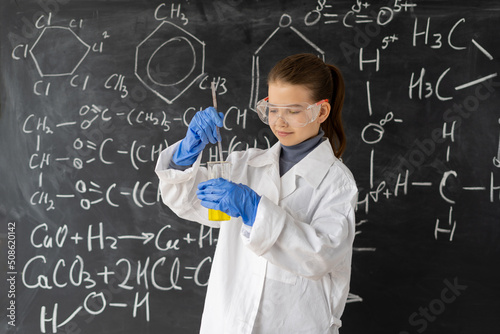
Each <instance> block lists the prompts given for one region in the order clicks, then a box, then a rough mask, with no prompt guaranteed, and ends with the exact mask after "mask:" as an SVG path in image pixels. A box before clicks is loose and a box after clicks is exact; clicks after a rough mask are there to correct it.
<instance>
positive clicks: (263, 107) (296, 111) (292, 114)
mask: <svg viewBox="0 0 500 334" xmlns="http://www.w3.org/2000/svg"><path fill="white" fill-rule="evenodd" d="M325 102H328V99H324V100H321V101H319V102H316V103H314V104H309V103H307V102H302V103H293V104H274V103H269V97H266V98H265V99H262V100H260V101H259V102H257V105H256V111H257V114H258V115H259V118H260V120H261V121H262V122H264V123H266V124H269V125H274V124H275V123H276V122H277V121H278V118H281V119H282V120H283V121H285V122H286V123H287V124H288V125H289V126H291V127H293V128H301V127H304V126H306V125H307V124H309V123H311V122H314V120H315V119H316V117H318V114H319V111H320V110H321V105H322V104H323V103H325Z"/></svg>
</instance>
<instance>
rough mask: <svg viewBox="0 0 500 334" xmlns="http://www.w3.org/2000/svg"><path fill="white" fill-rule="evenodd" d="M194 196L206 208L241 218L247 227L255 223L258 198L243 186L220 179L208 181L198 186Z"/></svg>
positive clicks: (253, 192) (248, 188)
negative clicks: (196, 196)
mask: <svg viewBox="0 0 500 334" xmlns="http://www.w3.org/2000/svg"><path fill="white" fill-rule="evenodd" d="M196 195H198V198H199V199H200V200H201V205H203V206H204V207H206V208H209V209H215V210H220V211H222V212H224V213H227V214H228V215H230V216H231V217H239V216H241V218H243V222H244V223H245V224H246V225H248V226H252V225H253V223H254V221H255V215H256V214H257V207H258V205H259V202H260V196H259V195H257V193H256V192H255V191H253V190H252V189H251V188H250V187H248V186H246V185H244V184H241V183H240V184H236V183H234V182H230V181H227V180H225V179H221V178H219V179H213V180H208V181H205V182H201V183H200V184H199V185H198V191H197V192H196Z"/></svg>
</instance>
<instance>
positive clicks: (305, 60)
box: [267, 53, 346, 158]
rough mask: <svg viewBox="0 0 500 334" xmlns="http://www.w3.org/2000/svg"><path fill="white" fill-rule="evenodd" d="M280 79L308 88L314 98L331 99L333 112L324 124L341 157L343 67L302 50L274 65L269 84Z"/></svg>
mask: <svg viewBox="0 0 500 334" xmlns="http://www.w3.org/2000/svg"><path fill="white" fill-rule="evenodd" d="M280 81H281V82H283V83H288V84H291V85H303V86H305V87H307V88H308V89H309V90H310V91H311V93H312V98H313V99H314V101H320V100H323V99H328V101H329V102H330V105H331V110H330V115H329V116H328V119H327V120H325V121H324V122H323V123H321V127H322V128H323V131H324V132H325V135H326V136H327V137H328V139H329V140H330V143H331V145H332V148H333V152H334V153H335V156H336V157H338V158H340V157H341V156H342V153H343V152H344V150H345V146H346V136H345V133H344V127H343V126H342V106H343V105H344V96H345V85H344V79H343V77H342V73H341V72H340V70H339V69H338V68H337V67H336V66H334V65H330V64H325V62H323V60H321V59H320V58H318V57H317V56H316V55H313V54H309V53H301V54H296V55H292V56H289V57H286V58H285V59H283V60H280V61H279V62H278V63H277V64H276V65H275V66H274V67H273V68H272V70H271V71H270V72H269V75H268V77H267V83H268V84H270V83H273V82H280Z"/></svg>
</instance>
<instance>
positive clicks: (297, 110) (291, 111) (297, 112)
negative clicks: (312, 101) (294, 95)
mask: <svg viewBox="0 0 500 334" xmlns="http://www.w3.org/2000/svg"><path fill="white" fill-rule="evenodd" d="M301 112H302V109H289V110H288V113H290V114H292V115H296V114H299V113H301Z"/></svg>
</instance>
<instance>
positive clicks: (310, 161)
mask: <svg viewBox="0 0 500 334" xmlns="http://www.w3.org/2000/svg"><path fill="white" fill-rule="evenodd" d="M280 151H281V145H280V143H279V142H277V143H276V144H274V145H273V146H272V147H271V148H270V149H268V150H267V151H266V152H264V153H263V154H261V155H258V156H256V157H255V158H253V159H251V160H249V161H248V164H249V165H251V166H254V167H263V166H266V165H273V164H274V165H275V168H272V170H273V171H274V170H275V172H276V173H273V174H276V175H277V176H276V175H273V176H274V177H273V178H272V179H273V180H272V183H274V184H276V183H277V182H276V181H277V180H275V178H279V170H278V164H279V156H280ZM336 161H337V158H336V157H335V155H334V153H333V149H332V146H331V145H330V142H329V141H328V139H326V140H323V142H322V143H321V144H319V145H318V146H317V147H316V148H315V149H314V150H312V151H311V152H309V154H308V155H306V156H305V157H304V158H303V159H302V160H300V161H299V162H298V163H297V164H296V165H295V166H293V167H292V168H291V169H290V170H289V171H288V172H286V173H285V174H284V175H283V177H282V178H281V182H280V183H281V187H278V189H280V188H281V199H283V198H285V197H287V196H288V195H290V194H291V193H292V192H293V191H294V190H295V189H296V187H297V177H299V176H300V177H302V178H304V179H305V180H306V181H307V182H308V183H309V184H310V185H311V186H312V187H314V188H317V187H318V186H319V184H320V183H321V181H322V180H323V178H324V177H325V175H326V173H327V172H328V171H329V169H330V166H331V165H333V164H334V163H335V162H336ZM270 181H271V180H270Z"/></svg>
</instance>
